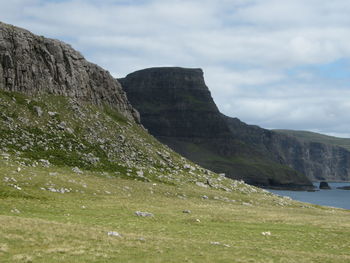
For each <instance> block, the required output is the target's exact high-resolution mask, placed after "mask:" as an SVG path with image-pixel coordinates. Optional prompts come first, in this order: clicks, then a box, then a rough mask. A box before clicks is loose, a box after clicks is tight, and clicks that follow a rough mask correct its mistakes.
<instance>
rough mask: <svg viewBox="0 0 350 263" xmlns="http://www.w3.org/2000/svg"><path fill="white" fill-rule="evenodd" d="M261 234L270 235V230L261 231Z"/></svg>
mask: <svg viewBox="0 0 350 263" xmlns="http://www.w3.org/2000/svg"><path fill="white" fill-rule="evenodd" d="M261 234H262V235H263V236H271V232H270V231H267V232H261Z"/></svg>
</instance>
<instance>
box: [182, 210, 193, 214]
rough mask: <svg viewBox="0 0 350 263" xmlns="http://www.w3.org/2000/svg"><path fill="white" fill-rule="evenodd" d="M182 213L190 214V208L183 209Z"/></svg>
mask: <svg viewBox="0 0 350 263" xmlns="http://www.w3.org/2000/svg"><path fill="white" fill-rule="evenodd" d="M182 213H184V214H191V210H183V211H182Z"/></svg>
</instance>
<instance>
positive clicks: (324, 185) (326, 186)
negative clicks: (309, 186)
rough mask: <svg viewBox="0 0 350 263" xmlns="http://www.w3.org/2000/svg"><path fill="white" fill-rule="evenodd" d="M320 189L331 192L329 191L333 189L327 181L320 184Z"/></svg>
mask: <svg viewBox="0 0 350 263" xmlns="http://www.w3.org/2000/svg"><path fill="white" fill-rule="evenodd" d="M319 188H320V189H324V190H329V189H331V187H330V186H329V184H328V183H327V182H326V181H322V182H320V186H319Z"/></svg>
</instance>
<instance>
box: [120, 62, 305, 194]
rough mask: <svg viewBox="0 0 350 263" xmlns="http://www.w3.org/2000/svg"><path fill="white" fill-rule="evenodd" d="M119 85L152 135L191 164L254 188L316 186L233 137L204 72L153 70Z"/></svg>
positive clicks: (129, 76) (127, 78)
mask: <svg viewBox="0 0 350 263" xmlns="http://www.w3.org/2000/svg"><path fill="white" fill-rule="evenodd" d="M119 81H120V83H121V84H122V86H123V88H124V89H125V91H126V93H127V96H128V98H129V100H130V102H131V104H132V105H133V106H134V107H135V108H136V109H137V110H138V111H139V112H140V115H141V123H142V124H143V125H144V126H145V127H146V128H147V129H148V130H149V132H150V133H151V134H152V135H154V136H155V137H156V138H158V139H159V140H160V141H161V142H163V143H165V144H167V145H168V146H169V147H171V148H172V149H174V150H175V151H177V152H178V153H180V154H182V155H184V156H185V157H187V158H189V159H190V160H192V161H194V162H196V163H198V164H200V165H202V166H203V167H205V168H208V169H211V170H213V171H215V172H221V173H225V174H226V176H228V177H231V178H234V179H243V180H245V181H246V182H247V183H250V184H254V185H259V186H266V187H288V188H291V187H292V188H303V187H310V186H311V183H310V181H309V180H308V179H307V178H306V177H305V176H304V175H302V174H301V173H298V172H296V171H294V170H293V169H291V168H289V167H288V166H285V165H283V164H282V163H280V162H277V161H275V160H274V159H272V158H267V157H266V156H264V153H262V152H261V151H260V149H256V147H254V145H251V144H249V143H246V142H244V141H243V140H240V139H239V138H236V137H235V136H233V134H232V132H231V130H230V127H229V125H228V124H227V121H226V119H225V118H224V117H223V116H222V115H221V113H220V112H219V110H218V108H217V106H216V105H215V103H214V101H213V99H212V97H211V94H210V91H209V89H208V87H207V86H206V85H205V82H204V78H203V72H202V70H201V69H184V68H173V67H171V68H150V69H144V70H140V71H136V72H134V73H131V74H129V75H127V76H126V77H125V78H123V79H119Z"/></svg>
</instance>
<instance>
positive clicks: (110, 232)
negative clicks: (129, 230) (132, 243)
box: [107, 231, 122, 237]
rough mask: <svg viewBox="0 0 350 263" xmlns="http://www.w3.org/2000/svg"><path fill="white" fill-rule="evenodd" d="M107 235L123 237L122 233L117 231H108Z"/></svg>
mask: <svg viewBox="0 0 350 263" xmlns="http://www.w3.org/2000/svg"><path fill="white" fill-rule="evenodd" d="M107 235H108V236H113V237H122V235H121V234H119V233H118V232H115V231H108V232H107Z"/></svg>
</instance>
